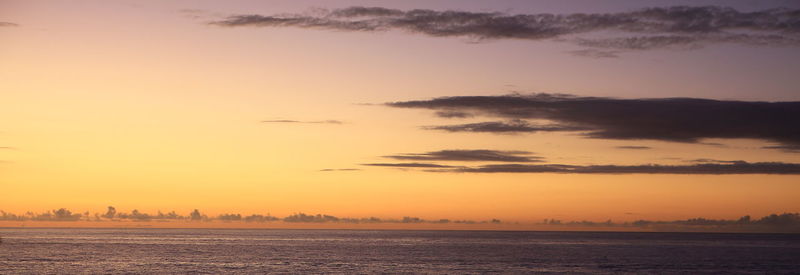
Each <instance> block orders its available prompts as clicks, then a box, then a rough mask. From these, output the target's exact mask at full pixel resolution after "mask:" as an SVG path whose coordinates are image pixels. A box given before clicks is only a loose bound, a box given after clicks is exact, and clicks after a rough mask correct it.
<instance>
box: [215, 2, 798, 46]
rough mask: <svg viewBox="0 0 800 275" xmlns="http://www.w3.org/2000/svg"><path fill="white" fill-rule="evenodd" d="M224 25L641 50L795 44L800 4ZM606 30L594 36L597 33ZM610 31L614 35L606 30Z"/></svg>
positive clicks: (238, 20) (300, 18) (359, 11)
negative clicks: (767, 7) (788, 6)
mask: <svg viewBox="0 0 800 275" xmlns="http://www.w3.org/2000/svg"><path fill="white" fill-rule="evenodd" d="M209 24H211V25H217V26H223V27H243V26H247V27H296V28H315V29H329V30H338V31H383V30H392V29H396V30H403V31H408V32H411V33H418V34H423V35H428V36H434V37H471V38H475V39H478V40H482V39H526V40H546V39H557V40H562V41H571V42H573V43H575V44H577V45H580V46H585V47H593V48H605V49H621V50H642V49H653V48H663V47H673V46H680V47H686V46H698V45H701V44H707V43H744V44H750V45H784V46H786V45H788V46H797V45H800V35H799V33H800V10H792V9H771V10H763V11H756V12H740V11H737V10H735V9H732V8H726V7H716V6H706V7H686V6H677V7H655V8H647V9H642V10H637V11H631V12H618V13H592V14H584V13H574V14H559V15H556V14H548V13H539V14H516V15H509V14H503V13H487V12H463V11H434V10H422V9H416V10H409V11H403V10H396V9H387V8H381V7H350V8H345V9H336V10H330V11H329V10H322V11H317V12H315V13H309V14H284V15H233V16H230V17H228V18H226V19H224V20H220V21H214V22H210V23H209ZM601 32H602V34H604V35H606V36H607V37H598V36H597V35H596V34H601ZM609 33H614V34H615V35H613V36H608V35H607V34H609Z"/></svg>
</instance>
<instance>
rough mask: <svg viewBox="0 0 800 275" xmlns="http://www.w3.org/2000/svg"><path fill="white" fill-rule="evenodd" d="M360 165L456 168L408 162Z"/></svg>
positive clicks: (366, 164)
mask: <svg viewBox="0 0 800 275" xmlns="http://www.w3.org/2000/svg"><path fill="white" fill-rule="evenodd" d="M361 165H365V166H381V167H397V168H455V167H457V166H450V165H441V164H434V163H420V162H409V163H364V164H361Z"/></svg>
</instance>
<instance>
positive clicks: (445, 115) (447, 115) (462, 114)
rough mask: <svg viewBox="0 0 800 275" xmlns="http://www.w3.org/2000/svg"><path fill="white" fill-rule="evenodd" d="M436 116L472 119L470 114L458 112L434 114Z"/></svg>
mask: <svg viewBox="0 0 800 275" xmlns="http://www.w3.org/2000/svg"><path fill="white" fill-rule="evenodd" d="M436 116H438V117H443V118H468V117H472V114H470V113H465V112H458V111H439V112H436Z"/></svg>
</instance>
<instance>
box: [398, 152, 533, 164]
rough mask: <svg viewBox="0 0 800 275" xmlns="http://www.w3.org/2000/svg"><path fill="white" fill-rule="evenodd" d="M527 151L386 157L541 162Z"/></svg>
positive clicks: (431, 153) (430, 159) (439, 153)
mask: <svg viewBox="0 0 800 275" xmlns="http://www.w3.org/2000/svg"><path fill="white" fill-rule="evenodd" d="M531 154H532V153H531V152H526V151H496V150H441V151H433V152H427V153H421V154H401V155H391V156H384V157H385V158H392V159H397V160H415V161H498V162H540V161H542V160H541V157H537V156H532V155H531Z"/></svg>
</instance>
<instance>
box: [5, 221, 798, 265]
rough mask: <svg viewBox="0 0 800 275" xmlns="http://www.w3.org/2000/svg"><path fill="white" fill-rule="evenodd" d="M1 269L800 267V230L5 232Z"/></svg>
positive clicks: (35, 230)
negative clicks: (799, 232)
mask: <svg viewBox="0 0 800 275" xmlns="http://www.w3.org/2000/svg"><path fill="white" fill-rule="evenodd" d="M0 236H2V237H3V242H2V244H0V274H40V273H51V274H80V273H92V274H96V273H208V274H218V273H240V274H262V273H284V274H289V273H291V274H315V273H346V274H352V273H428V274H431V273H438V274H441V273H448V274H462V273H512V274H516V273H564V274H577V273H614V274H621V273H636V274H641V273H658V274H673V273H681V274H699V273H709V274H710V273H714V274H719V273H725V274H732V273H734V274H736V273H739V274H792V273H793V274H800V235H781V234H714V233H609V232H491V231H368V230H263V229H257V230H243V229H28V228H19V229H0Z"/></svg>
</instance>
